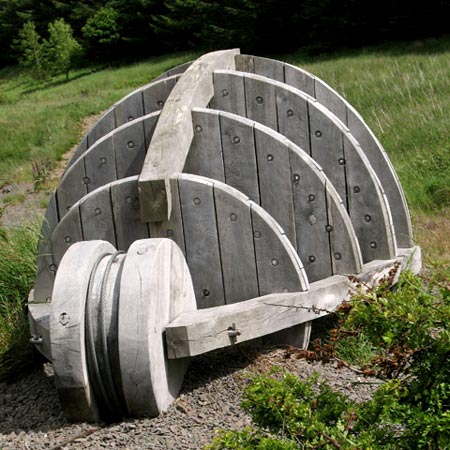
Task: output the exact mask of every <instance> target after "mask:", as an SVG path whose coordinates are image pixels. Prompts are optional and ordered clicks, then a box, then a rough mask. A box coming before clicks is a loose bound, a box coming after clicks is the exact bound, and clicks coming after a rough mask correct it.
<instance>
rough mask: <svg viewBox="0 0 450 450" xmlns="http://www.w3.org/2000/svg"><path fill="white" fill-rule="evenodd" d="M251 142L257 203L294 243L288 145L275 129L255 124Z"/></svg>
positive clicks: (295, 239)
mask: <svg viewBox="0 0 450 450" xmlns="http://www.w3.org/2000/svg"><path fill="white" fill-rule="evenodd" d="M255 144H256V154H257V157H258V178H259V192H260V195H261V199H260V205H261V206H262V207H263V208H264V209H265V210H266V211H267V212H268V213H269V214H270V215H271V216H272V217H273V218H274V219H275V220H276V221H277V222H278V223H279V224H280V226H281V228H282V229H283V230H284V232H285V234H286V236H287V237H288V238H289V240H290V241H291V243H292V244H293V245H294V247H296V246H297V238H296V232H295V220H294V203H293V198H292V177H291V167H290V161H289V148H288V147H287V144H286V141H283V140H282V139H281V136H280V135H279V134H278V133H276V132H274V131H272V130H270V129H268V128H263V127H261V126H259V125H255Z"/></svg>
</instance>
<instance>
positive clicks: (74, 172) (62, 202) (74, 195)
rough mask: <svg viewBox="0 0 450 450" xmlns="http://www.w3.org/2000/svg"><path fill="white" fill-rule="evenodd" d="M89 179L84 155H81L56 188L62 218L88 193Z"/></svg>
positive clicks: (60, 217)
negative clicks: (87, 184) (87, 183)
mask: <svg viewBox="0 0 450 450" xmlns="http://www.w3.org/2000/svg"><path fill="white" fill-rule="evenodd" d="M87 181H88V180H87V178H86V171H85V168H84V157H81V158H79V159H78V160H77V162H76V163H74V164H73V165H72V166H71V167H70V169H69V170H67V172H66V173H65V174H64V176H63V177H62V178H61V181H60V183H59V186H58V187H57V189H56V200H57V205H58V213H59V219H60V220H61V219H62V218H63V217H64V216H65V215H66V213H67V211H69V209H70V208H71V207H72V206H73V205H74V204H75V203H76V202H77V201H78V200H80V198H82V197H83V196H84V195H86V194H87V192H88V190H87V186H86V182H87Z"/></svg>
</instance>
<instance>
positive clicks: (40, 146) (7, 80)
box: [0, 53, 196, 187]
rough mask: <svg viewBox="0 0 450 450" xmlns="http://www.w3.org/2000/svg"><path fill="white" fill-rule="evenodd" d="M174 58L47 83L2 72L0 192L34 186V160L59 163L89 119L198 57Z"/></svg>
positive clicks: (79, 73) (74, 74)
mask: <svg viewBox="0 0 450 450" xmlns="http://www.w3.org/2000/svg"><path fill="white" fill-rule="evenodd" d="M195 56H196V55H194V54H186V53H185V54H175V55H170V56H165V57H158V58H153V59H150V60H148V61H145V62H142V63H138V64H133V65H128V66H124V67H109V68H104V69H98V70H93V69H85V70H78V71H73V72H71V75H70V77H71V79H70V81H69V82H68V83H65V82H64V78H65V77H64V76H61V77H58V78H55V79H53V80H51V81H48V82H40V81H36V80H33V79H31V78H30V77H29V76H28V75H27V74H25V73H23V72H22V71H20V70H19V69H17V68H6V69H3V70H0V128H1V130H2V133H1V135H0V187H1V186H2V185H4V184H6V183H9V182H11V181H13V180H14V181H17V180H19V181H21V180H27V181H32V169H31V161H32V160H35V161H39V160H44V159H45V158H47V157H48V158H50V159H51V161H53V162H54V161H56V160H58V159H59V158H60V157H61V155H62V154H64V153H65V152H67V151H68V150H69V149H70V148H71V147H72V146H73V145H75V144H76V143H77V142H78V141H79V140H80V138H81V121H82V119H83V118H84V117H86V116H89V115H93V114H97V113H100V112H101V111H103V110H105V109H107V108H108V107H109V106H111V105H112V104H113V103H115V102H116V101H117V100H119V99H120V98H122V97H123V96H125V95H126V94H128V93H129V92H131V91H132V90H133V89H135V88H137V87H139V86H142V85H144V84H146V83H148V82H149V81H150V80H151V79H152V78H154V77H156V76H157V75H159V74H160V73H162V72H164V71H165V70H167V69H169V68H171V67H173V66H176V65H178V64H181V63H183V62H186V61H189V60H191V59H193V58H195Z"/></svg>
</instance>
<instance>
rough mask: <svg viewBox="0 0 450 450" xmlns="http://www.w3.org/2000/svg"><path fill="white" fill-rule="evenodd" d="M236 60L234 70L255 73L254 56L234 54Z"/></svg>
mask: <svg viewBox="0 0 450 450" xmlns="http://www.w3.org/2000/svg"><path fill="white" fill-rule="evenodd" d="M234 60H235V62H236V70H239V71H240V72H249V73H255V63H254V60H255V57H254V56H252V55H236V56H235V57H234Z"/></svg>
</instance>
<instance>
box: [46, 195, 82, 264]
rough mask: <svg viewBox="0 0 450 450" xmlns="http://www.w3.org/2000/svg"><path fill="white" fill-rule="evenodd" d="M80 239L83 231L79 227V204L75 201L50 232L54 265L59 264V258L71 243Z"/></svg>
mask: <svg viewBox="0 0 450 450" xmlns="http://www.w3.org/2000/svg"><path fill="white" fill-rule="evenodd" d="M82 240H83V231H82V228H81V219H80V209H79V204H78V203H75V205H74V206H72V208H70V210H69V211H68V212H67V214H66V215H65V216H64V218H63V219H62V220H61V222H59V224H58V226H57V227H56V228H55V231H54V232H53V234H52V239H51V246H52V249H53V259H54V263H55V265H56V266H58V265H59V262H60V261H61V258H62V257H63V256H64V254H65V253H66V251H67V249H68V248H69V247H70V246H71V245H73V244H74V243H75V242H80V241H82Z"/></svg>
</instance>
